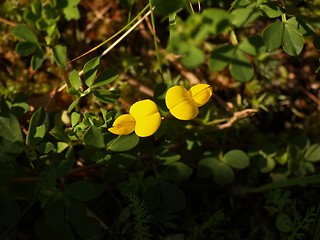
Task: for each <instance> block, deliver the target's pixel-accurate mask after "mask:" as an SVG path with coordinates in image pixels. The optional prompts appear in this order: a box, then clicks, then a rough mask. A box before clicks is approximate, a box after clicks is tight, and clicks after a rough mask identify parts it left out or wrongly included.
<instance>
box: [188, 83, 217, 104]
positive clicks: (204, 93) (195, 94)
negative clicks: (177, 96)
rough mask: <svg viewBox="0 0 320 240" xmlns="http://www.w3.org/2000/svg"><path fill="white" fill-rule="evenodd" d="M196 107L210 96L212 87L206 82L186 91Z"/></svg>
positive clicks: (205, 101)
mask: <svg viewBox="0 0 320 240" xmlns="http://www.w3.org/2000/svg"><path fill="white" fill-rule="evenodd" d="M188 93H189V94H190V96H191V98H192V99H193V100H194V101H195V103H196V104H197V106H198V107H201V106H203V105H204V104H206V103H207V102H208V101H209V99H210V97H211V96H212V87H211V86H210V85H208V84H197V85H194V86H193V87H191V88H190V90H189V91H188Z"/></svg>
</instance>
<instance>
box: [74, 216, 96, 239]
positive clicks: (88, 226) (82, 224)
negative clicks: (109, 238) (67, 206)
mask: <svg viewBox="0 0 320 240" xmlns="http://www.w3.org/2000/svg"><path fill="white" fill-rule="evenodd" d="M72 226H73V229H74V230H75V232H76V233H77V234H78V235H79V236H80V237H81V238H82V239H83V240H87V239H91V240H99V239H101V227H100V224H99V222H98V221H97V220H96V219H94V218H89V217H86V218H83V219H81V221H73V222H72Z"/></svg>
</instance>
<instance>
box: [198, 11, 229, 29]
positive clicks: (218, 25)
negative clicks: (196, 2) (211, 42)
mask: <svg viewBox="0 0 320 240" xmlns="http://www.w3.org/2000/svg"><path fill="white" fill-rule="evenodd" d="M201 15H202V16H203V20H202V26H201V27H202V28H203V27H207V30H208V31H209V33H210V34H220V33H222V32H224V31H225V30H226V29H227V28H228V27H229V21H230V19H231V17H230V14H229V13H228V12H227V11H225V10H223V9H219V8H210V9H205V10H204V11H203V12H202V13H201ZM206 25H207V26H206Z"/></svg>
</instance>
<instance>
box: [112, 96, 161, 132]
mask: <svg viewBox="0 0 320 240" xmlns="http://www.w3.org/2000/svg"><path fill="white" fill-rule="evenodd" d="M129 113H130V114H123V115H121V116H119V117H118V118H117V119H116V120H115V121H114V123H113V125H112V127H111V128H109V129H108V130H109V131H110V132H112V133H114V134H118V135H128V134H130V133H132V132H133V131H135V133H136V134H137V135H138V136H139V137H148V136H151V135H152V134H154V133H155V132H156V131H157V130H158V128H159V127H160V124H161V116H160V113H159V110H158V107H157V105H156V104H155V103H154V102H153V101H151V100H149V99H146V100H142V101H138V102H136V103H134V104H133V105H132V106H131V108H130V110H129Z"/></svg>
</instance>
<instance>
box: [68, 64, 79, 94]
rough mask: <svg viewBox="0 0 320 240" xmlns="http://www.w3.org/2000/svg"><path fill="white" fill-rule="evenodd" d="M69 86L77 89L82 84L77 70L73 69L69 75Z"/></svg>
mask: <svg viewBox="0 0 320 240" xmlns="http://www.w3.org/2000/svg"><path fill="white" fill-rule="evenodd" d="M69 81H70V83H71V86H72V87H74V88H75V89H76V90H78V89H79V88H80V87H81V86H82V82H81V78H80V76H79V73H78V71H77V70H75V69H73V70H72V72H71V73H70V75H69Z"/></svg>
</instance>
